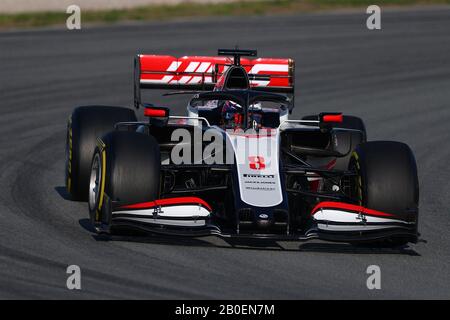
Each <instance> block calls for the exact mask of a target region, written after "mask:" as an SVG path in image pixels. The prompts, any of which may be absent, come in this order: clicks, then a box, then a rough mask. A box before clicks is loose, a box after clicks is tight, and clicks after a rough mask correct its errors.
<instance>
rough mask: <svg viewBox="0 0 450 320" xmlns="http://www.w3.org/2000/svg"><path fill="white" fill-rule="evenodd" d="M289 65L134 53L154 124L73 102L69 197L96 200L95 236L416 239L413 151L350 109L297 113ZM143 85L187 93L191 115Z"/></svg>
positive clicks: (222, 56) (241, 53)
mask: <svg viewBox="0 0 450 320" xmlns="http://www.w3.org/2000/svg"><path fill="white" fill-rule="evenodd" d="M294 68H295V65H294V61H293V60H292V59H284V58H256V51H255V50H239V49H233V50H228V49H219V52H218V56H214V57H205V56H185V57H181V58H177V57H173V56H161V55H144V54H139V55H137V56H136V57H135V70H134V104H135V108H143V109H144V116H145V117H146V118H145V121H138V120H137V117H136V114H135V112H134V111H133V110H132V109H130V108H123V107H108V106H83V107H78V108H76V109H75V110H74V111H73V113H72V114H71V116H70V118H69V120H68V127H67V146H66V160H67V161H66V186H67V190H68V192H69V193H70V194H71V196H72V198H73V199H76V200H87V201H88V204H89V212H90V219H91V221H92V223H93V225H94V226H95V229H96V230H97V232H99V233H108V234H115V233H121V232H122V231H123V230H124V229H127V231H130V229H132V230H137V229H139V230H141V231H146V232H152V233H159V234H166V235H174V236H175V235H177V236H194V237H198V236H208V235H217V236H220V237H240V238H259V239H276V240H308V239H323V240H327V241H343V242H349V243H380V242H381V243H385V244H388V245H392V246H394V245H404V244H406V243H408V242H412V243H415V242H417V239H418V228H417V226H418V201H419V200H418V198H419V190H418V189H419V187H418V177H417V168H416V162H415V158H414V155H413V153H412V151H411V149H410V148H409V147H408V146H407V145H406V144H404V143H400V142H392V141H367V137H366V130H365V126H364V123H363V121H362V120H361V119H360V118H358V117H354V116H347V115H342V114H341V113H335V112H322V113H320V114H317V115H310V116H306V117H303V118H302V119H299V120H293V119H290V118H289V116H290V114H291V113H292V110H293V107H294V87H295V86H294ZM142 89H159V90H161V89H169V90H170V89H171V90H172V91H167V90H166V91H165V93H164V95H186V96H187V97H190V99H189V101H188V104H187V115H186V116H175V115H170V109H169V108H167V107H160V106H155V105H152V104H150V103H144V102H143V101H142V99H141V91H143V90H142Z"/></svg>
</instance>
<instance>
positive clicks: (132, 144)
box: [89, 131, 161, 232]
mask: <svg viewBox="0 0 450 320" xmlns="http://www.w3.org/2000/svg"><path fill="white" fill-rule="evenodd" d="M160 166H161V157H160V152H159V145H158V143H157V141H156V140H155V138H153V137H152V136H148V135H145V134H143V133H137V132H128V131H113V132H110V133H108V134H107V135H105V136H104V137H103V138H102V139H101V143H100V144H99V145H98V146H97V147H96V148H95V152H94V156H93V159H92V167H91V175H90V179H89V181H90V183H89V185H90V186H89V212H90V218H91V221H92V223H93V224H94V225H98V224H99V223H101V222H102V217H101V213H102V206H103V205H104V195H105V194H106V195H107V196H108V197H109V199H110V200H112V201H120V202H122V203H139V202H148V201H153V200H155V199H158V198H159V192H160ZM111 231H112V232H114V229H113V230H111Z"/></svg>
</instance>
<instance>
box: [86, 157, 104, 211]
mask: <svg viewBox="0 0 450 320" xmlns="http://www.w3.org/2000/svg"><path fill="white" fill-rule="evenodd" d="M101 174H102V164H101V161H100V156H99V155H98V153H96V154H95V156H94V160H93V162H92V167H91V176H90V179H89V209H91V210H94V209H95V208H96V207H97V202H98V196H99V193H100V181H101V178H102V177H101Z"/></svg>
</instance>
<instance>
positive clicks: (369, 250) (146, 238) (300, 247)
mask: <svg viewBox="0 0 450 320" xmlns="http://www.w3.org/2000/svg"><path fill="white" fill-rule="evenodd" d="M79 223H80V225H81V226H82V227H83V228H84V229H85V230H87V231H89V232H91V233H94V229H93V228H92V225H91V223H90V222H89V219H80V221H79ZM92 237H93V238H94V239H95V240H96V241H108V242H109V241H113V242H114V241H117V242H122V241H126V242H134V243H147V244H156V245H170V246H190V247H193V246H197V247H210V248H223V249H244V250H273V251H285V252H286V251H296V252H315V253H317V252H319V253H338V254H397V255H398V254H401V255H409V256H420V254H419V253H417V252H416V251H415V250H413V249H412V248H410V247H408V246H403V247H396V248H386V247H381V246H378V247H374V246H371V247H369V246H362V245H352V244H347V243H335V242H324V241H323V242H322V241H318V240H313V242H308V243H299V242H298V241H297V242H295V241H294V242H289V244H288V245H283V244H285V243H286V242H282V241H274V240H267V239H230V238H219V237H215V236H208V237H202V238H189V237H170V236H165V235H156V234H138V235H131V234H124V235H107V234H92Z"/></svg>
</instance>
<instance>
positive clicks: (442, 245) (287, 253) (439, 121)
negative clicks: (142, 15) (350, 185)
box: [0, 9, 450, 299]
mask: <svg viewBox="0 0 450 320" xmlns="http://www.w3.org/2000/svg"><path fill="white" fill-rule="evenodd" d="M365 19H366V15H365V13H364V12H354V13H340V14H333V13H330V14H305V15H295V16H283V17H277V16H274V17H258V18H257V17H252V18H248V19H242V18H220V19H219V18H217V19H207V20H202V21H180V22H171V23H150V24H144V25H142V24H140V25H123V26H114V27H95V28H94V27H87V26H86V27H85V28H84V29H83V30H82V31H75V32H69V31H65V30H43V31H30V32H27V31H25V32H9V33H0V81H1V83H0V84H1V85H0V89H1V92H0V110H1V111H0V298H68V299H77V298H87V299H92V298H94V299H95V298H138V299H140V298H149V299H154V298H162V299H165V298H182V299H203V298H227V299H243V298H250V299H272V298H285V299H302V298H314V299H321V298H331V299H337V298H343V299H354V298H358V299H360V298H374V299H379V298H394V299H414V298H447V299H448V298H450V287H449V282H450V271H449V268H448V264H449V262H450V237H449V230H450V212H449V205H448V203H449V200H450V191H449V190H450V170H449V169H448V167H449V164H448V161H449V160H450V143H449V141H450V128H449V121H450V54H449V52H450V34H449V31H450V10H448V9H436V10H412V11H411V10H409V11H391V12H387V11H386V12H384V13H383V16H382V30H381V31H369V30H367V29H366V26H365ZM235 44H239V45H240V46H241V47H242V48H244V47H245V48H257V49H258V50H259V55H260V56H281V57H293V58H295V59H296V62H297V69H296V77H297V98H296V109H295V112H294V116H296V117H299V116H302V115H306V114H311V113H318V112H319V111H324V110H327V111H343V112H345V113H347V114H354V115H357V116H361V117H363V118H364V119H365V121H366V126H367V130H368V134H369V139H371V140H376V139H385V140H398V141H402V142H405V143H408V144H409V145H410V146H411V148H412V149H413V151H414V153H415V155H416V158H417V163H418V169H419V179H420V188H421V196H420V232H421V233H422V239H423V240H424V241H426V242H420V243H418V244H416V245H411V246H409V247H406V248H402V249H396V250H388V249H380V248H378V249H367V248H360V247H352V246H349V245H347V244H335V243H324V242H317V241H316V242H307V243H298V242H294V243H285V242H282V243H278V244H274V243H265V242H263V243H259V242H250V243H249V242H237V243H234V242H232V243H230V242H226V241H224V240H222V239H218V238H215V237H209V238H202V239H175V240H172V239H167V238H160V237H148V238H137V239H127V238H125V239H124V238H113V239H110V240H105V239H102V238H98V237H96V236H95V235H94V233H93V232H92V229H91V227H90V226H89V223H88V220H87V217H88V211H87V204H86V203H81V202H72V201H69V200H67V199H66V198H67V194H66V193H65V189H64V188H63V185H64V173H63V172H64V170H63V169H64V143H65V128H66V120H67V117H68V115H69V114H70V112H71V110H72V108H73V107H75V106H77V105H87V104H106V105H108V104H110V105H125V106H131V104H132V58H133V55H134V54H135V53H138V52H144V53H161V54H162V53H166V54H173V55H185V54H205V55H212V54H215V50H216V48H219V47H232V46H234V45H235ZM152 97H153V98H154V99H155V100H156V101H157V102H160V101H163V100H162V99H160V97H159V96H157V95H153V96H152ZM155 100H154V101H155ZM184 103H185V101H184V98H182V97H177V98H175V99H174V100H172V101H171V102H170V104H171V107H172V108H173V110H176V112H177V113H178V114H182V113H183V110H184ZM140 112H141V113H142V111H140ZM72 264H75V265H78V266H80V267H81V270H82V279H81V280H82V289H81V290H78V291H77V290H73V291H70V290H68V289H67V288H66V279H67V274H66V268H67V266H68V265H72ZM369 265H378V266H379V267H380V268H381V285H382V288H381V290H368V289H367V287H366V279H367V276H368V275H367V274H366V268H367V267H368V266H369Z"/></svg>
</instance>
